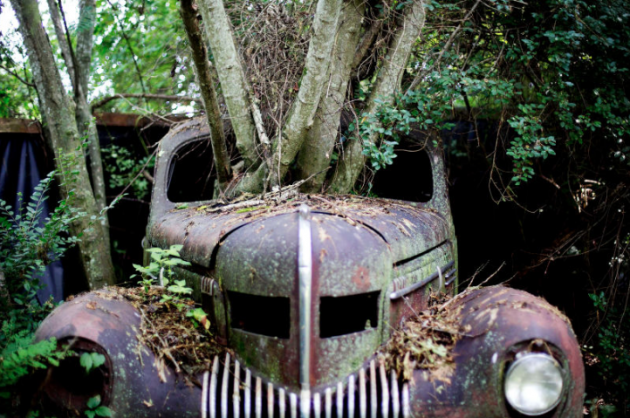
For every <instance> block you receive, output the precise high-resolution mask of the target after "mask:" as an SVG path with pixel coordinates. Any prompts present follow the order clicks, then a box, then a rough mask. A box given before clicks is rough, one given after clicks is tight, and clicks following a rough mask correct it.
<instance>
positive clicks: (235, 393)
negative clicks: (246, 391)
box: [232, 360, 241, 418]
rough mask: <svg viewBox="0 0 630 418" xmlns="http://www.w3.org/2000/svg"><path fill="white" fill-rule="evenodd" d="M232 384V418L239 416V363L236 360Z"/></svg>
mask: <svg viewBox="0 0 630 418" xmlns="http://www.w3.org/2000/svg"><path fill="white" fill-rule="evenodd" d="M232 386H233V388H232V390H233V394H232V410H233V411H234V418H239V417H240V414H241V390H240V386H241V363H239V361H238V360H236V361H235V362H234V384H233V385H232Z"/></svg>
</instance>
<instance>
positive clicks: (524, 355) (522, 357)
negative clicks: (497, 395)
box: [503, 352, 566, 417]
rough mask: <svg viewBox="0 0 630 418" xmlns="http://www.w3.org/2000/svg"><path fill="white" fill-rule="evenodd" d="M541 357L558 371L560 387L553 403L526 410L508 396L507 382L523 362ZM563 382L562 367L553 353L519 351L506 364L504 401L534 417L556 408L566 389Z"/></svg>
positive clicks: (521, 412)
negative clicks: (544, 406) (533, 409)
mask: <svg viewBox="0 0 630 418" xmlns="http://www.w3.org/2000/svg"><path fill="white" fill-rule="evenodd" d="M541 359H542V360H544V361H547V362H549V363H550V364H551V366H552V367H553V369H552V370H555V371H557V372H558V374H559V377H560V389H559V391H558V395H557V398H556V400H555V401H554V402H553V403H551V404H550V405H549V406H548V407H547V408H544V409H540V410H538V411H535V412H532V411H527V410H525V409H523V408H521V407H519V405H517V402H515V401H513V400H510V398H509V396H508V391H507V385H508V382H509V381H510V378H511V376H512V374H513V373H514V372H515V371H516V370H518V368H519V367H520V366H522V365H523V364H525V363H527V362H531V361H532V360H541ZM565 383H566V382H565V373H564V369H563V367H562V365H561V364H560V362H559V361H558V360H557V359H556V358H555V357H554V356H553V355H551V354H548V353H544V352H520V353H518V354H517V355H516V358H515V360H514V361H513V362H512V363H511V364H510V365H509V366H508V369H507V372H506V373H505V376H504V380H503V391H504V398H505V402H506V404H507V405H509V406H510V407H511V408H512V409H514V410H515V411H517V412H518V413H520V414H523V415H525V416H532V417H535V416H541V415H545V414H547V413H549V412H551V411H553V410H554V409H555V408H557V407H558V405H559V404H560V402H561V401H562V395H563V394H564V392H565V389H566V385H565Z"/></svg>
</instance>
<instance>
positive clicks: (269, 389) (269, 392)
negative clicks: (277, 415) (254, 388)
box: [267, 383, 275, 417]
mask: <svg viewBox="0 0 630 418" xmlns="http://www.w3.org/2000/svg"><path fill="white" fill-rule="evenodd" d="M273 398H274V396H273V385H272V384H271V383H267V416H268V417H273V407H274V404H275V402H274V400H273Z"/></svg>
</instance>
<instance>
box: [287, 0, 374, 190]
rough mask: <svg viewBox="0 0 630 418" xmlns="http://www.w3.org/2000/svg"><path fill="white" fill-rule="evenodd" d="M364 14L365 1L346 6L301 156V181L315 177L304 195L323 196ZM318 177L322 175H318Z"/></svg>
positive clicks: (303, 187)
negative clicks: (315, 112) (317, 106)
mask: <svg viewBox="0 0 630 418" xmlns="http://www.w3.org/2000/svg"><path fill="white" fill-rule="evenodd" d="M364 13H365V3H364V2H363V1H362V0H353V1H349V2H347V3H346V4H345V5H344V8H343V11H342V17H341V19H340V26H339V32H338V34H337V42H336V47H335V51H334V53H333V59H332V62H331V64H330V80H329V81H328V83H325V85H324V89H325V90H324V93H323V97H322V100H321V102H320V105H319V108H318V110H317V114H316V116H315V121H314V123H313V127H312V128H311V129H310V130H309V131H308V133H307V138H306V140H305V141H304V143H303V145H302V148H301V149H300V153H299V156H298V167H299V177H300V178H302V179H306V178H309V177H310V176H312V175H314V174H315V177H313V178H311V179H310V180H309V181H307V182H306V183H304V184H303V186H302V190H303V191H305V192H311V193H315V192H321V191H322V190H321V189H322V186H323V184H324V180H325V178H326V173H325V170H326V168H327V167H328V165H329V164H330V158H331V155H332V151H333V148H334V146H335V141H336V139H337V136H338V133H339V124H340V121H341V111H342V110H343V107H344V103H345V99H346V95H347V91H348V84H349V79H350V73H351V71H352V69H353V66H354V64H353V61H354V57H355V50H356V48H357V45H358V43H359V38H360V34H361V19H362V18H363V15H364ZM317 173H319V174H317Z"/></svg>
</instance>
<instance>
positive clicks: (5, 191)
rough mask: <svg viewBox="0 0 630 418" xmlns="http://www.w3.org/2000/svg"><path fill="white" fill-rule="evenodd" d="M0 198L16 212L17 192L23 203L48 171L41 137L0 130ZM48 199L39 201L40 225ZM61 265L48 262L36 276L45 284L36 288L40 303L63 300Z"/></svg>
mask: <svg viewBox="0 0 630 418" xmlns="http://www.w3.org/2000/svg"><path fill="white" fill-rule="evenodd" d="M0 158H1V160H0V199H2V200H4V201H6V202H7V203H8V204H9V205H11V206H12V207H13V208H15V209H14V211H15V213H16V214H17V213H18V207H19V206H20V200H19V197H18V196H19V195H20V194H21V195H22V205H24V206H25V205H26V204H27V203H28V201H29V199H30V197H31V195H32V193H33V191H34V189H35V187H36V186H37V185H38V184H39V182H40V181H41V179H42V178H44V177H45V176H46V175H47V174H48V172H49V171H50V169H51V168H50V166H49V164H48V161H47V158H46V153H45V148H44V145H43V141H42V139H41V137H40V136H39V135H34V134H14V133H2V134H0ZM49 201H50V200H48V201H46V202H44V203H43V211H42V214H41V218H40V219H41V221H40V225H43V220H44V218H46V217H47V216H49V214H50V210H51V209H52V208H51V207H50V205H49ZM63 273H64V272H63V265H62V263H61V261H60V260H58V261H55V262H53V263H51V264H49V265H48V266H47V267H46V271H45V272H44V275H43V276H42V277H41V278H40V280H41V283H42V284H44V285H45V286H44V287H43V288H42V289H40V290H39V291H38V292H37V298H38V300H39V302H40V303H42V302H44V301H46V300H48V299H49V298H50V297H51V296H52V298H53V299H54V300H55V302H59V301H61V300H63V297H64V282H63Z"/></svg>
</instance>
